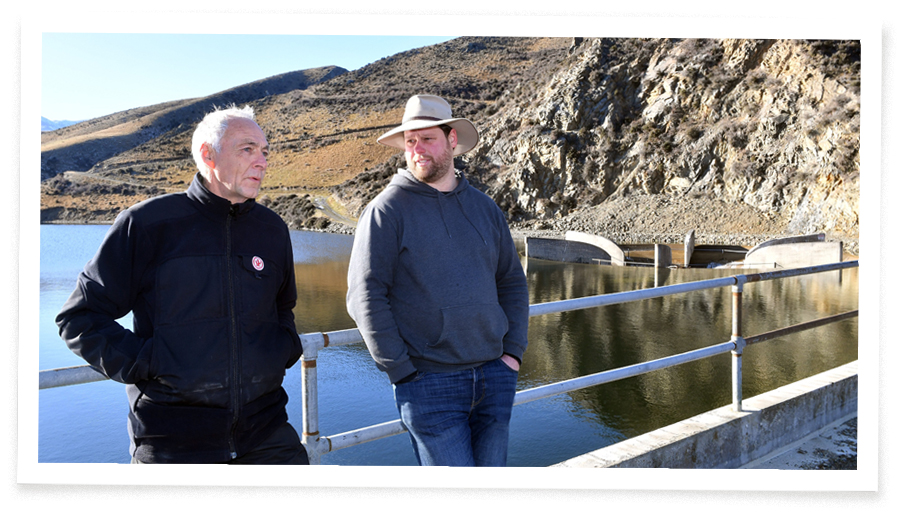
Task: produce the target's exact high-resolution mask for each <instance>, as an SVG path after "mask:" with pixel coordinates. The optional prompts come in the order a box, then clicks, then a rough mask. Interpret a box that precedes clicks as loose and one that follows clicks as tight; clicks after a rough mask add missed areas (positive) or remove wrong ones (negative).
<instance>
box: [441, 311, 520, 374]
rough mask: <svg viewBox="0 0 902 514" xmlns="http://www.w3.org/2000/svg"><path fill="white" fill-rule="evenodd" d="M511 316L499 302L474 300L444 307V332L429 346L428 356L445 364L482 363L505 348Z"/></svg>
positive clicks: (498, 354) (499, 354) (498, 355)
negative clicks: (508, 320)
mask: <svg viewBox="0 0 902 514" xmlns="http://www.w3.org/2000/svg"><path fill="white" fill-rule="evenodd" d="M507 328H508V324H507V316H506V315H505V314H504V309H502V308H501V306H500V305H498V304H473V305H459V306H455V307H446V308H443V309H442V333H441V335H440V336H439V338H438V341H436V342H435V343H434V344H430V345H428V346H427V347H426V352H425V355H424V357H425V358H426V359H427V360H430V361H433V362H438V363H442V364H453V365H460V364H478V363H481V362H486V361H489V360H492V359H497V358H498V357H500V356H501V354H502V352H503V348H504V345H503V342H502V340H503V339H504V335H505V334H507Z"/></svg>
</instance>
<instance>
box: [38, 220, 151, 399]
mask: <svg viewBox="0 0 902 514" xmlns="http://www.w3.org/2000/svg"><path fill="white" fill-rule="evenodd" d="M143 236H144V233H143V231H142V230H141V228H140V227H139V226H137V224H136V223H134V220H133V219H132V218H131V216H130V215H129V213H128V212H124V213H123V214H121V215H120V216H119V217H118V218H117V219H116V222H115V223H114V224H113V226H112V227H111V228H110V230H109V232H107V235H106V237H105V238H104V240H103V243H101V245H100V249H99V250H98V251H97V254H96V255H95V256H94V257H93V258H92V259H91V260H90V261H89V262H88V264H87V265H85V268H84V270H83V271H82V272H81V273H80V274H79V276H78V281H77V283H76V287H75V290H74V291H73V292H72V294H71V295H70V296H69V299H68V300H67V301H66V303H65V304H64V305H63V308H62V310H61V311H60V313H59V314H58V315H57V317H56V324H57V326H58V327H59V331H60V337H62V339H63V340H64V341H65V343H66V345H67V346H68V347H69V349H71V350H72V351H73V352H74V353H75V354H76V355H78V356H79V357H81V358H83V359H84V360H85V361H87V362H88V364H90V365H91V366H92V367H93V368H94V369H96V370H98V371H100V372H102V373H103V374H104V375H106V376H107V377H109V378H111V379H113V380H115V381H117V382H122V383H126V384H130V383H135V382H138V381H141V380H146V379H148V378H150V353H151V342H150V340H149V339H144V338H141V337H138V336H137V335H135V333H134V332H132V331H131V330H128V329H126V328H124V327H123V326H122V325H120V324H119V323H118V322H117V321H116V320H117V319H119V318H121V317H122V316H125V315H126V314H128V312H129V311H131V310H132V308H133V306H134V305H135V302H136V299H137V298H138V296H139V294H140V290H139V289H140V285H141V278H142V275H143V272H144V270H145V269H146V267H147V262H146V261H147V259H148V258H150V257H149V256H150V255H151V252H150V249H149V248H146V247H144V245H146V244H147V243H146V242H144V241H145V239H146V238H145V237H143Z"/></svg>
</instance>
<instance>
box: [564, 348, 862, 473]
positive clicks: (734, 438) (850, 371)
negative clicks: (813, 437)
mask: <svg viewBox="0 0 902 514" xmlns="http://www.w3.org/2000/svg"><path fill="white" fill-rule="evenodd" d="M857 410H858V362H857V361H855V362H852V363H849V364H846V365H844V366H840V367H838V368H835V369H832V370H830V371H826V372H824V373H821V374H819V375H815V376H813V377H811V378H807V379H804V380H800V381H798V382H795V383H792V384H789V385H787V386H784V387H781V388H778V389H775V390H773V391H770V392H767V393H764V394H761V395H759V396H756V397H754V398H749V399H747V400H745V401H743V411H742V412H734V411H733V408H732V406H727V407H722V408H720V409H716V410H713V411H710V412H706V413H704V414H701V415H699V416H695V417H692V418H689V419H687V420H684V421H681V422H679V423H675V424H673V425H670V426H667V427H664V428H661V429H659V430H655V431H653V432H650V433H648V434H643V435H641V436H638V437H634V438H632V439H627V440H626V441H622V442H619V443H617V444H614V445H611V446H607V447H605V448H602V449H600V450H596V451H594V452H591V453H587V454H585V455H581V456H579V457H575V458H573V459H570V460H567V461H565V462H562V463H560V464H558V465H557V466H559V467H574V468H584V467H588V468H609V467H610V468H617V467H619V468H674V469H685V468H693V469H695V468H704V469H736V468H739V467H741V466H743V465H744V464H747V463H749V462H751V461H753V460H755V459H758V458H761V457H764V456H765V455H767V454H769V453H771V452H773V451H775V450H777V449H779V448H782V447H784V446H786V445H789V444H792V443H793V442H795V441H798V440H801V439H803V438H804V437H806V436H808V435H809V434H811V433H813V432H816V431H817V430H820V429H821V428H823V427H825V426H827V425H829V424H830V423H832V422H834V421H837V420H839V419H842V418H843V417H845V416H848V415H850V414H853V413H855V412H857Z"/></svg>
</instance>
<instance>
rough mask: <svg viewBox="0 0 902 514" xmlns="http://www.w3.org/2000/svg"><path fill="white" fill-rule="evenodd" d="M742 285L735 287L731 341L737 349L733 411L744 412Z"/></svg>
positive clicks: (734, 360) (734, 365) (735, 354)
mask: <svg viewBox="0 0 902 514" xmlns="http://www.w3.org/2000/svg"><path fill="white" fill-rule="evenodd" d="M742 285H743V282H741V281H740V282H738V283H737V284H736V285H734V286H733V334H732V335H731V336H730V341H732V342H733V344H734V345H736V347H735V348H734V349H733V350H732V351H731V352H730V353H731V355H732V363H733V373H732V377H733V410H734V411H736V412H742V350H743V349H744V348H745V339H743V337H742Z"/></svg>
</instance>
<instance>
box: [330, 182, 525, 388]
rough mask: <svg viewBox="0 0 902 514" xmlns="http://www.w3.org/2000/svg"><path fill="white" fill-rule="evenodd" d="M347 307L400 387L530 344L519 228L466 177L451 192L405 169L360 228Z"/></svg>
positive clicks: (370, 209)
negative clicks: (514, 230)
mask: <svg viewBox="0 0 902 514" xmlns="http://www.w3.org/2000/svg"><path fill="white" fill-rule="evenodd" d="M347 306H348V313H349V314H350V315H351V317H352V318H353V319H354V321H356V322H357V326H358V328H359V329H360V332H361V334H362V335H363V338H364V340H365V341H366V344H367V347H368V348H369V351H370V353H371V354H372V356H373V359H374V360H375V361H376V365H377V367H378V368H379V369H381V370H382V371H385V372H386V373H387V374H388V377H389V380H391V381H392V382H393V383H394V382H397V381H398V380H400V379H402V378H404V377H406V376H408V375H410V374H412V373H413V372H415V371H418V370H419V371H426V372H429V371H433V372H442V371H455V370H460V369H467V368H472V367H475V366H478V365H480V364H482V363H485V362H488V361H490V360H493V359H497V358H499V357H501V355H502V354H503V353H507V354H510V355H512V356H514V357H516V358H517V359H518V360H520V359H522V356H523V352H524V351H525V350H526V345H527V325H528V319H529V294H528V289H527V285H526V276H525V274H524V273H523V267H522V266H521V265H520V258H519V256H518V255H517V250H516V247H515V246H514V242H513V239H512V238H511V235H510V230H509V229H508V226H507V222H506V220H505V219H504V215H503V214H502V212H501V209H499V208H498V206H497V205H495V202H494V201H492V199H491V198H489V197H488V196H487V195H485V194H483V193H482V192H480V191H479V190H477V189H475V188H473V187H471V186H470V185H469V183H468V182H467V180H466V179H465V178H463V177H461V178H460V182H459V184H458V186H457V187H456V188H455V189H454V191H452V192H449V193H442V192H439V191H437V190H436V189H434V188H432V187H430V186H428V185H426V184H424V183H421V182H419V181H417V180H416V179H415V178H414V177H413V175H412V174H411V173H410V171H408V170H406V169H401V170H398V173H397V174H396V175H395V176H394V178H393V179H392V181H391V183H390V184H389V185H388V187H386V188H385V190H384V191H382V192H381V193H380V194H379V196H377V197H376V198H375V199H374V200H373V201H372V202H371V203H370V204H369V205H368V206H367V208H366V209H365V210H364V212H363V215H362V216H361V217H360V220H359V222H358V224H357V231H356V235H355V237H354V246H353V249H352V251H351V264H350V269H349V271H348V296H347Z"/></svg>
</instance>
